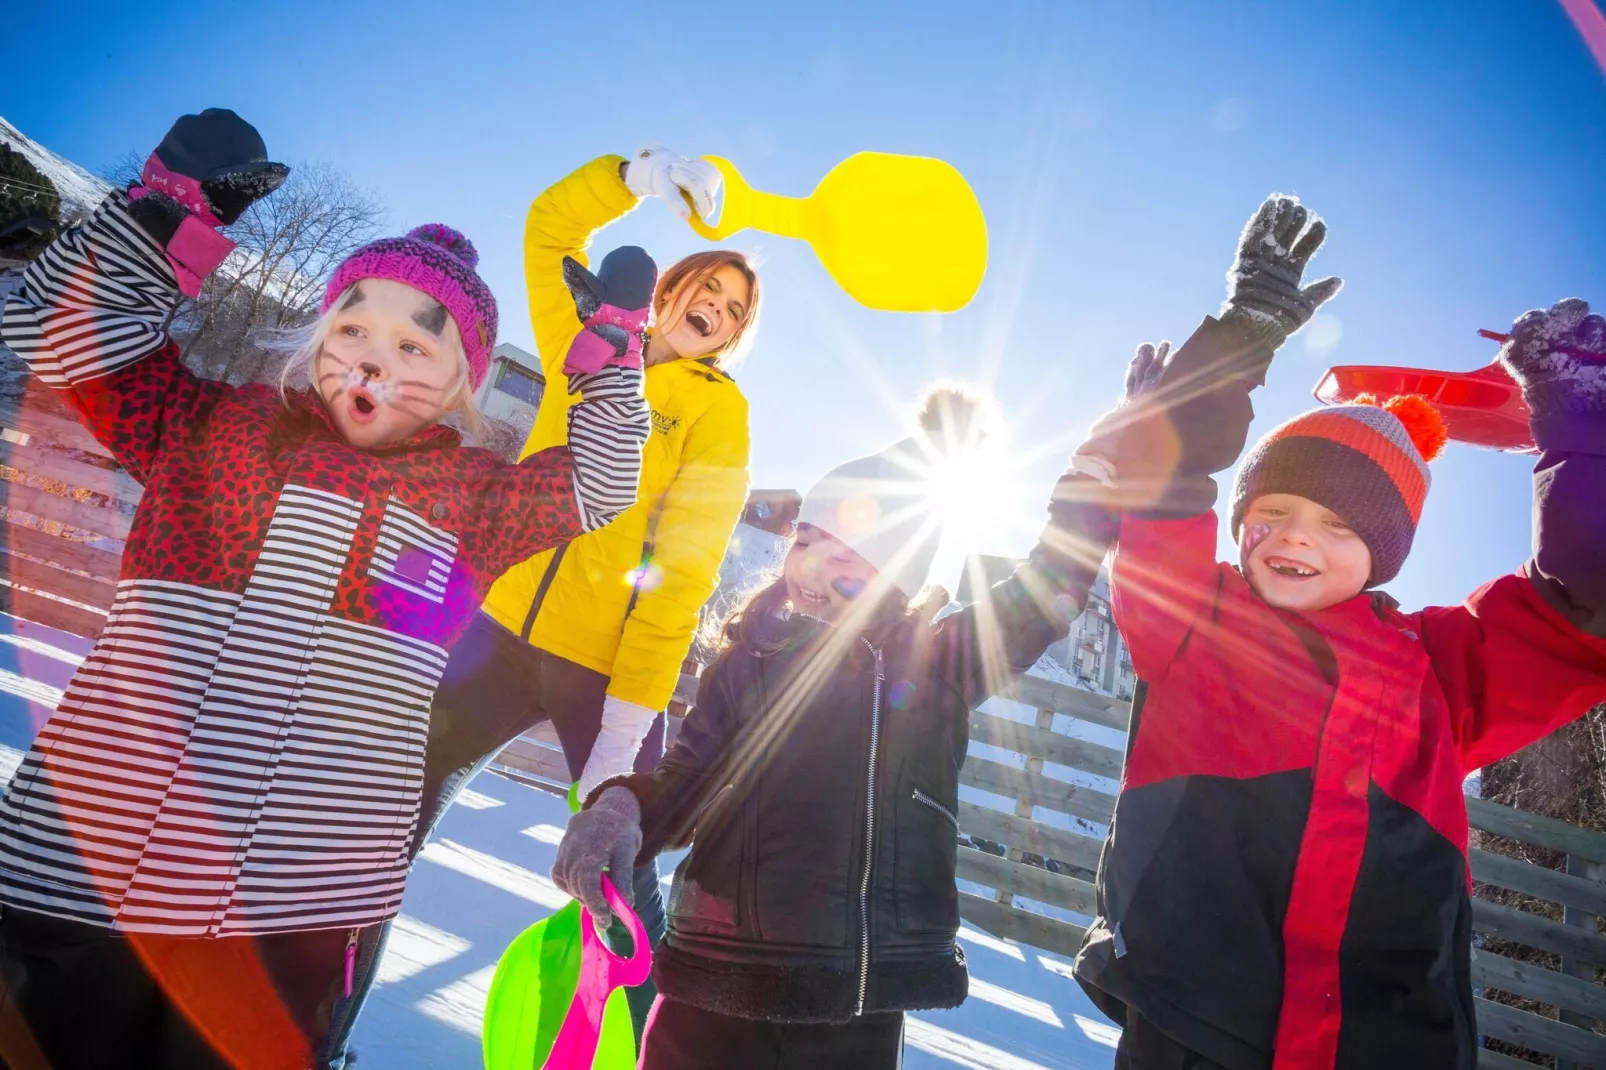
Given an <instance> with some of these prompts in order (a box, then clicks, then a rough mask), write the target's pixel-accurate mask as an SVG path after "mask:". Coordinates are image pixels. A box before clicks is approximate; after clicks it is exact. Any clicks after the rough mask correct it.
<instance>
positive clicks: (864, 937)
mask: <svg viewBox="0 0 1606 1070" xmlns="http://www.w3.org/2000/svg"><path fill="white" fill-rule="evenodd" d="M859 641H860V642H862V643H863V644H864V646H865V649H867V650H869V651H870V653H872V654H874V655H875V691H874V693H873V697H872V698H871V700H870V773H869V776H868V777H867V778H866V781H865V791H864V875H863V876H861V877H860V878H859V918H860V920H861V921H862V923H863V925H862V927H861V931H860V934H859V1005H858V1008H857V1009H856V1010H854V1012H853V1013H854V1016H855V1017H857V1016H858V1015H861V1014H863V1013H864V997H865V995H866V993H868V992H869V990H870V867H871V866H872V864H873V863H874V861H875V766H876V747H877V745H878V744H879V743H880V742H881V683H882V681H883V680H885V679H886V674H885V672H884V671H883V669H882V666H881V651H880V650H878V649H876V648H875V647H874V646H872V645H871V643H870V640H868V639H860V640H859Z"/></svg>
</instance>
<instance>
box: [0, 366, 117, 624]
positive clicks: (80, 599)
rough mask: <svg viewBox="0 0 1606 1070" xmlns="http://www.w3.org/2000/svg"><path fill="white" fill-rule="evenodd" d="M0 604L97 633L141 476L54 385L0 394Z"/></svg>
mask: <svg viewBox="0 0 1606 1070" xmlns="http://www.w3.org/2000/svg"><path fill="white" fill-rule="evenodd" d="M0 466H3V467H0V480H3V481H0V506H3V507H4V509H5V516H4V519H3V521H0V611H4V612H7V613H10V614H13V615H14V616H18V617H23V618H26V619H28V620H32V621H37V622H38V623H40V624H47V625H49V626H51V627H53V628H60V629H61V630H62V631H67V632H72V633H74V634H76V635H82V636H87V637H89V638H95V637H97V636H99V635H100V630H101V628H102V627H104V625H105V623H106V612H107V611H108V610H109V609H110V608H111V604H112V599H113V597H114V596H115V594H116V592H117V588H116V583H117V572H118V567H119V565H120V563H121V561H122V544H123V540H124V539H126V538H127V537H128V529H129V525H130V523H131V522H132V520H133V511H134V507H135V506H136V505H137V504H138V502H139V497H140V486H139V484H138V483H136V482H134V480H133V478H132V477H130V476H129V475H128V474H127V473H126V472H124V471H122V469H120V468H119V467H117V465H116V463H115V462H114V461H113V460H112V459H111V455H110V454H109V453H108V452H107V451H106V449H105V447H103V446H102V445H101V444H100V443H99V442H96V441H95V439H94V437H93V436H92V435H90V434H89V432H88V431H86V430H84V428H83V426H82V425H81V424H79V423H78V421H77V420H75V419H73V418H72V416H71V415H70V414H68V413H67V412H66V411H65V410H63V409H62V407H61V403H60V402H59V401H57V400H55V399H54V398H52V397H50V396H49V393H48V391H44V390H43V388H40V387H37V386H30V387H29V390H28V393H27V394H26V395H24V396H23V397H22V398H21V399H20V400H10V401H6V402H0Z"/></svg>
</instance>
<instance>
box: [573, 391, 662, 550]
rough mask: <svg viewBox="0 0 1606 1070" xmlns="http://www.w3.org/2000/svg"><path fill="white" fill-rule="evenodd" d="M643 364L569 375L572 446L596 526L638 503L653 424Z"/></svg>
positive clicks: (587, 523)
mask: <svg viewBox="0 0 1606 1070" xmlns="http://www.w3.org/2000/svg"><path fill="white" fill-rule="evenodd" d="M643 382H644V377H643V373H642V370H641V369H640V368H618V367H608V368H603V369H602V370H601V371H599V372H596V373H594V374H591V375H572V376H570V377H569V390H570V392H571V393H573V392H575V391H579V393H580V395H581V400H580V402H579V404H577V405H574V406H572V407H570V409H569V452H570V454H571V455H572V456H573V457H574V494H575V498H576V499H577V500H578V502H579V504H580V517H581V523H582V525H583V527H584V528H585V530H586V531H595V530H597V529H598V528H600V527H602V526H603V525H605V524H607V523H608V522H609V521H611V520H613V519H614V518H615V517H616V516H618V515H619V514H620V513H622V512H624V511H625V510H626V509H629V508H630V507H631V506H632V505H634V504H636V490H637V484H638V483H639V482H640V479H641V450H642V445H643V443H645V442H646V441H647V433H648V431H649V430H650V429H651V420H650V411H649V410H648V408H647V399H646V398H645V397H644V396H643V395H642V384H643Z"/></svg>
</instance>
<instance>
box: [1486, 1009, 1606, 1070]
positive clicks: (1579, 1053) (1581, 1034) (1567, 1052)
mask: <svg viewBox="0 0 1606 1070" xmlns="http://www.w3.org/2000/svg"><path fill="white" fill-rule="evenodd" d="M1472 1002H1473V1003H1474V1004H1475V1005H1476V1007H1477V1015H1478V1032H1480V1033H1482V1034H1483V1035H1484V1036H1489V1037H1495V1038H1496V1039H1499V1040H1504V1041H1506V1042H1508V1043H1511V1044H1520V1045H1522V1046H1523V1047H1525V1048H1530V1049H1532V1050H1533V1051H1539V1052H1544V1053H1545V1054H1547V1055H1556V1056H1560V1057H1561V1058H1563V1059H1571V1060H1573V1061H1574V1062H1578V1063H1582V1064H1584V1065H1585V1066H1593V1067H1606V1036H1601V1035H1600V1034H1599V1033H1591V1032H1587V1031H1586V1030H1583V1029H1579V1028H1577V1027H1575V1026H1570V1025H1563V1024H1561V1023H1560V1022H1555V1021H1551V1020H1550V1019H1549V1018H1541V1017H1539V1015H1537V1014H1530V1013H1529V1012H1527V1011H1521V1010H1518V1009H1517V1008H1515V1007H1508V1006H1506V1005H1505V1004H1504V1003H1491V1002H1490V1001H1489V1000H1486V999H1474V1000H1473V1001H1472Z"/></svg>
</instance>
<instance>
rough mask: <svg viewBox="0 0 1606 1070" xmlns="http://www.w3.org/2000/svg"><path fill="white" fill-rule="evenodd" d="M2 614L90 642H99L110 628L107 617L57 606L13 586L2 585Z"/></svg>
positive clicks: (69, 607) (40, 596)
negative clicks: (77, 636)
mask: <svg viewBox="0 0 1606 1070" xmlns="http://www.w3.org/2000/svg"><path fill="white" fill-rule="evenodd" d="M0 613H9V614H11V615H12V616H13V617H21V618H22V619H23V620H31V621H33V622H34V623H35V624H43V625H45V626H46V627H47V628H55V629H57V630H59V631H63V632H71V633H72V634H73V635H81V636H83V637H84V638H86V639H98V638H99V637H100V633H101V630H102V629H104V628H105V627H106V616H105V614H103V613H95V612H93V611H91V610H88V609H79V608H78V607H77V606H70V605H68V604H67V603H66V602H57V601H56V600H54V599H51V598H45V597H44V596H43V595H37V594H34V593H32V592H30V591H23V590H19V589H17V588H16V587H12V586H11V585H10V584H6V583H0Z"/></svg>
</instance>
